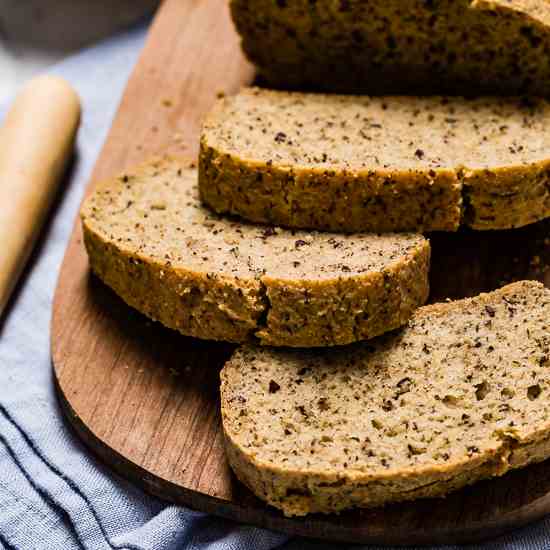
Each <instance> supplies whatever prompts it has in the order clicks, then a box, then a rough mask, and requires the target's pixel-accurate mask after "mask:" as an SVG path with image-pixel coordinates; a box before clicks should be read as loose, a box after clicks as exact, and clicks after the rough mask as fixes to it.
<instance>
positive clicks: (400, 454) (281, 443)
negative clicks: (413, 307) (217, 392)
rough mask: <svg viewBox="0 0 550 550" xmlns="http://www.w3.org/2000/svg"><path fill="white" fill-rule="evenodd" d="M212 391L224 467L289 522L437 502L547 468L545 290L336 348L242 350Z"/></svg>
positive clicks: (423, 318)
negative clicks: (480, 484) (538, 466)
mask: <svg viewBox="0 0 550 550" xmlns="http://www.w3.org/2000/svg"><path fill="white" fill-rule="evenodd" d="M221 379H222V385H221V392H222V402H221V403H222V418H223V427H224V432H225V438H226V448H227V456H228V459H229V462H230V464H231V466H232V468H233V470H234V471H235V473H236V474H237V476H238V477H239V479H240V480H241V481H242V482H244V483H245V484H246V485H248V487H250V489H252V491H254V493H255V494H256V495H257V496H258V497H259V498H261V499H263V500H265V501H267V502H268V503H269V504H271V505H273V506H276V507H277V508H280V509H281V510H282V511H283V512H284V513H285V514H286V515H288V516H293V515H305V514H308V513H313V512H326V513H328V512H338V511H340V510H343V509H345V508H349V507H355V506H357V507H372V506H379V505H383V504H385V503H388V502H395V501H404V500H412V499H416V498H421V497H435V496H442V495H445V494H446V493H449V492H450V491H453V490H455V489H458V488H461V487H463V486H465V485H469V484H471V483H474V482H475V481H478V480H480V479H483V478H490V477H493V476H500V475H503V474H504V473H506V472H507V471H508V470H510V469H512V468H520V467H523V466H526V465H528V464H531V463H534V462H538V461H541V460H545V459H546V458H548V457H550V290H548V289H545V288H544V287H543V286H542V285H541V284H539V283H536V282H528V281H524V282H519V283H514V284H511V285H508V286H506V287H504V288H502V289H500V290H497V291H495V292H491V293H489V294H481V295H480V296H478V297H476V298H472V299H466V300H461V301H457V302H449V303H444V304H436V305H433V306H427V307H423V308H421V309H419V310H418V311H417V313H415V315H414V316H413V318H412V319H411V321H410V322H409V324H408V326H407V327H406V328H404V329H402V330H399V331H396V332H394V333H392V334H389V335H385V336H382V337H380V338H377V339H375V340H372V341H370V342H365V343H362V344H355V345H353V346H348V347H345V348H336V349H331V350H325V351H323V352H320V351H314V350H309V351H308V350H300V351H298V350H295V351H290V350H289V351H281V350H274V349H267V348H263V349H262V348H259V347H254V346H244V347H242V348H240V349H239V350H237V352H236V353H235V354H234V356H233V357H232V358H231V360H230V361H229V362H228V363H227V364H226V366H225V367H224V369H223V371H222V374H221Z"/></svg>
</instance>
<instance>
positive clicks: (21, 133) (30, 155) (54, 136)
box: [0, 76, 80, 316]
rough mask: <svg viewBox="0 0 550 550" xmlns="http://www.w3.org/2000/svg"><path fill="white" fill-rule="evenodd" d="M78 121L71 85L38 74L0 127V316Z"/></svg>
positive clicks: (59, 174)
mask: <svg viewBox="0 0 550 550" xmlns="http://www.w3.org/2000/svg"><path fill="white" fill-rule="evenodd" d="M79 120H80V101H79V98H78V96H77V94H76V92H75V91H74V90H73V88H72V87H71V86H70V85H69V84H68V83H67V82H66V81H65V80H63V79H61V78H57V77H53V76H42V77H38V78H35V79H33V80H31V81H30V82H29V83H28V84H27V85H26V86H25V87H24V88H23V90H22V91H21V92H20V93H19V95H18V96H17V98H16V99H15V101H14V103H13V105H12V106H11V108H10V110H9V112H8V114H7V115H6V118H5V120H4V124H3V126H2V128H0V316H1V315H2V313H3V311H4V308H5V307H6V304H7V302H8V300H9V298H10V295H11V293H12V291H13V289H14V287H15V285H16V283H17V280H18V278H19V276H20V274H21V271H22V269H23V267H24V265H25V262H26V261H27V259H28V257H29V255H30V253H31V251H32V248H33V245H34V243H35V242H36V238H37V236H38V234H39V231H40V228H41V226H42V224H43V223H44V220H45V218H46V215H47V213H48V209H49V207H50V205H51V203H52V200H53V198H54V197H55V194H56V190H57V187H58V184H59V182H60V180H61V178H62V176H63V173H64V171H65V168H66V165H67V162H68V160H69V159H70V157H71V153H72V150H73V147H74V140H75V135H76V131H77V128H78V124H79Z"/></svg>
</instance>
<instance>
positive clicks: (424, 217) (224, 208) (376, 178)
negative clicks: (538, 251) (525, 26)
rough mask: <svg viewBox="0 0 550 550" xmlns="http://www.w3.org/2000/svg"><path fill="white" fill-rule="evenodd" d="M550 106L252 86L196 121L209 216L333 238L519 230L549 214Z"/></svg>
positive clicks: (533, 102)
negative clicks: (352, 234)
mask: <svg viewBox="0 0 550 550" xmlns="http://www.w3.org/2000/svg"><path fill="white" fill-rule="evenodd" d="M549 128H550V104H548V103H547V102H545V101H542V100H535V99H531V100H527V99H518V98H515V99H496V98H479V99H464V98H460V97H455V98H451V97H424V98H420V97H379V98H375V97H358V96H338V95H323V94H303V93H286V92H275V91H268V90H262V89H259V88H250V89H245V90H243V91H242V92H241V93H240V94H238V95H237V96H234V97H228V98H224V99H222V100H220V101H219V103H218V104H217V105H216V106H215V107H214V109H213V111H212V112H211V114H210V115H209V116H208V117H207V119H206V120H205V122H204V126H203V130H202V137H201V154H200V163H199V185H200V192H201V197H202V199H203V200H204V202H205V203H207V204H208V205H209V206H211V207H212V208H213V209H214V210H216V211H217V212H228V213H231V214H238V215H240V216H242V217H243V218H246V219H249V220H251V221H254V222H268V223H273V224H277V225H282V226H287V227H297V228H310V229H323V230H331V231H350V232H352V231H455V230H456V229H458V227H459V226H460V225H461V224H463V225H467V226H469V227H472V228H475V229H508V228H513V227H520V226H523V225H526V224H529V223H532V222H535V221H538V220H540V219H542V218H545V217H547V216H549V215H550V155H549V150H548V143H550V133H549V130H548V129H549Z"/></svg>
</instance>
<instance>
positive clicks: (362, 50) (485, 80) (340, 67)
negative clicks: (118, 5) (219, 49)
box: [231, 0, 550, 96]
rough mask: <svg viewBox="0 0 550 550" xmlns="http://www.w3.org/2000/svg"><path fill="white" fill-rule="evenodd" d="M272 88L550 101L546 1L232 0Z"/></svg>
mask: <svg viewBox="0 0 550 550" xmlns="http://www.w3.org/2000/svg"><path fill="white" fill-rule="evenodd" d="M231 8H232V13H233V19H234V21H235V23H236V26H237V29H238V31H239V32H240V34H241V36H242V45H243V49H244V51H245V53H246V54H247V55H248V57H249V58H250V59H251V60H252V61H253V62H254V63H256V64H257V66H258V68H259V72H260V75H261V76H262V77H263V79H264V80H267V82H268V83H270V84H271V85H273V86H277V87H280V86H283V87H287V88H300V89H302V88H304V87H312V89H315V90H324V91H340V92H367V93H373V94H401V93H402V94H411V93H421V94H434V93H448V94H467V95H469V94H472V93H478V94H479V93H491V94H523V93H529V94H531V95H533V94H534V95H544V96H548V95H550V3H549V2H548V0H437V1H435V2H434V1H429V0H369V1H368V2H367V1H365V0H315V1H311V0H292V1H289V0H257V1H255V2H248V1H247V0H232V2H231Z"/></svg>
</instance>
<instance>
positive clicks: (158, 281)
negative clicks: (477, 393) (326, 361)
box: [82, 158, 430, 346]
mask: <svg viewBox="0 0 550 550" xmlns="http://www.w3.org/2000/svg"><path fill="white" fill-rule="evenodd" d="M82 224H83V229H84V240H85V244H86V247H87V250H88V254H89V257H90V265H91V267H92V269H93V270H94V272H95V273H96V274H97V275H98V276H99V277H100V278H101V279H102V280H103V281H104V282H105V283H106V284H107V285H109V286H110V287H111V288H112V289H113V290H114V291H115V292H116V293H117V294H118V295H119V296H120V297H121V298H122V299H124V300H125V301H126V302H127V303H128V304H129V305H131V306H133V307H134V308H136V309H138V310H139V311H141V312H142V313H144V314H146V315H148V316H149V317H151V318H152V319H155V320H158V321H160V322H161V323H163V324H164V325H166V326H168V327H170V328H173V329H176V330H179V331H180V332H181V333H182V334H185V335H188V336H195V337H197V338H206V339H213V340H225V341H229V342H245V341H251V340H252V341H259V342H260V343H262V344H270V345H276V346H283V345H284V346H332V345H336V344H347V343H349V342H353V341H357V340H362V339H365V338H371V337H373V336H376V335H378V334H380V333H382V332H386V331H388V330H391V329H394V328H396V327H398V326H401V325H402V324H404V323H405V322H406V321H407V319H408V318H409V317H410V316H411V314H412V313H413V312H414V310H415V309H416V308H417V307H418V306H420V305H422V304H423V303H424V302H425V301H426V298H427V295H428V268H429V256H430V247H429V243H428V241H427V240H426V239H424V238H423V237H422V236H421V235H418V234H387V235H375V234H358V235H354V236H345V235H339V234H331V233H316V232H313V233H306V232H303V231H287V230H282V229H278V228H273V227H267V226H260V225H251V224H246V223H241V222H238V221H235V220H233V219H224V218H220V217H219V216H217V215H215V214H213V213H211V212H210V211H208V210H207V209H205V208H203V207H202V206H201V205H200V203H199V199H198V191H197V172H196V169H194V168H192V167H190V166H189V163H188V162H187V161H184V160H182V159H177V158H165V159H161V160H158V161H154V162H151V163H149V164H147V165H145V166H143V167H140V168H138V169H137V170H133V171H129V172H127V173H125V174H123V175H122V176H120V177H118V178H116V179H113V180H112V181H107V182H104V183H102V184H99V185H98V186H97V188H96V190H95V192H94V193H93V194H92V195H91V196H90V197H89V198H88V199H87V201H86V202H85V204H84V206H83V209H82Z"/></svg>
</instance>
